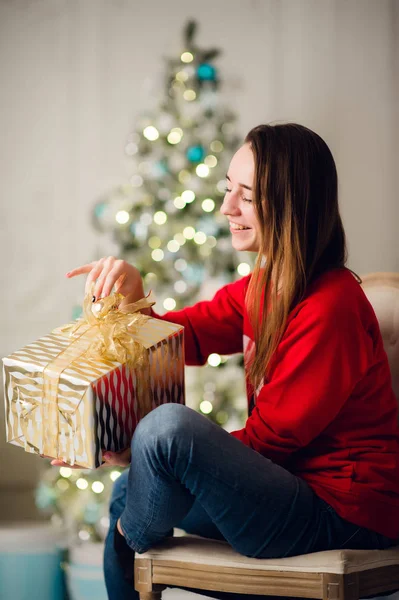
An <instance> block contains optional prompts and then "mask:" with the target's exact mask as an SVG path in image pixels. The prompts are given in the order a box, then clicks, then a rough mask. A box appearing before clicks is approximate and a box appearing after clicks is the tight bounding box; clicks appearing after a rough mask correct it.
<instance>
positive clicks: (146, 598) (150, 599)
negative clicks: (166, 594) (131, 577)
mask: <svg viewBox="0 0 399 600" xmlns="http://www.w3.org/2000/svg"><path fill="white" fill-rule="evenodd" d="M140 600H162V592H140Z"/></svg>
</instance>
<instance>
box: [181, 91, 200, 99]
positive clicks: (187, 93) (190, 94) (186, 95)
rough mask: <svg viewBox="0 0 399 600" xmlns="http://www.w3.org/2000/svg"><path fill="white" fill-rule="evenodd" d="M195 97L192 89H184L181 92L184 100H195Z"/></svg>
mask: <svg viewBox="0 0 399 600" xmlns="http://www.w3.org/2000/svg"><path fill="white" fill-rule="evenodd" d="M196 97H197V94H196V93H195V92H194V90H186V91H185V92H184V93H183V98H184V99H185V100H187V102H192V101H193V100H195V99H196Z"/></svg>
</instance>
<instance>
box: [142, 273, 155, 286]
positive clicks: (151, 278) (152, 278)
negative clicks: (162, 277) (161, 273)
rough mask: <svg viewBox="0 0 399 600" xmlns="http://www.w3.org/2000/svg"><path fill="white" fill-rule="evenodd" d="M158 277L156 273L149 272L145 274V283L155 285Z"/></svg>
mask: <svg viewBox="0 0 399 600" xmlns="http://www.w3.org/2000/svg"><path fill="white" fill-rule="evenodd" d="M157 279H158V277H157V276H156V275H155V273H147V274H146V275H144V283H145V284H146V285H155V283H156V282H157Z"/></svg>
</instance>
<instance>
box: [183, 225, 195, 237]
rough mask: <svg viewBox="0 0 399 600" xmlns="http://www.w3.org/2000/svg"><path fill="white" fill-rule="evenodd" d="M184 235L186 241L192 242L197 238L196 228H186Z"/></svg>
mask: <svg viewBox="0 0 399 600" xmlns="http://www.w3.org/2000/svg"><path fill="white" fill-rule="evenodd" d="M183 235H184V237H185V238H186V240H192V239H193V238H194V236H195V229H194V227H191V226H188V227H185V228H184V229H183Z"/></svg>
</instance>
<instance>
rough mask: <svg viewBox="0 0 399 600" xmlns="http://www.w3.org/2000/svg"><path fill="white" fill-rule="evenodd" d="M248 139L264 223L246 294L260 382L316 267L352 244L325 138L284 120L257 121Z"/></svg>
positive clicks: (331, 264)
mask: <svg viewBox="0 0 399 600" xmlns="http://www.w3.org/2000/svg"><path fill="white" fill-rule="evenodd" d="M245 142H246V143H249V144H250V147H251V150H252V152H253V155H254V162H255V173H254V181H253V201H254V207H255V211H256V215H257V219H258V223H259V229H260V248H259V253H258V256H257V259H256V263H255V267H254V270H253V273H252V277H251V280H250V283H249V286H248V290H247V294H246V305H247V309H248V312H249V315H250V319H251V322H252V326H253V329H254V336H255V346H256V353H255V356H254V358H253V360H252V363H251V364H250V365H249V371H248V376H249V379H250V381H251V382H252V383H253V385H255V386H258V385H259V384H260V383H261V382H262V381H263V378H264V377H265V376H267V373H268V367H269V365H270V361H271V359H272V357H273V354H274V352H275V350H276V348H277V346H278V344H279V342H280V340H281V338H282V336H283V334H284V330H285V326H286V322H287V317H288V315H289V313H290V311H291V310H293V308H294V307H295V306H296V305H297V304H298V303H299V302H301V300H302V299H303V298H304V297H305V295H306V291H307V289H308V286H309V284H310V283H311V282H312V281H314V280H315V279H316V278H317V277H318V276H319V275H321V274H322V273H324V272H326V271H328V270H331V269H335V268H340V267H344V266H345V263H346V261H347V258H348V252H347V246H346V238H345V232H344V228H343V225H342V220H341V216H340V214H339V209H338V178H337V170H336V166H335V162H334V159H333V156H332V154H331V152H330V149H329V148H328V146H327V144H326V143H325V142H324V140H322V138H321V137H320V136H319V135H317V134H316V133H314V132H313V131H311V130H310V129H308V128H306V127H304V126H302V125H297V124H295V123H287V124H277V125H271V124H268V125H259V126H257V127H254V128H253V129H251V131H250V132H249V133H248V135H247V136H246V138H245ZM354 275H355V276H356V277H357V279H358V281H359V283H361V279H360V277H359V276H358V275H356V273H354ZM280 285H281V287H280ZM277 297H278V302H277Z"/></svg>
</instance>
